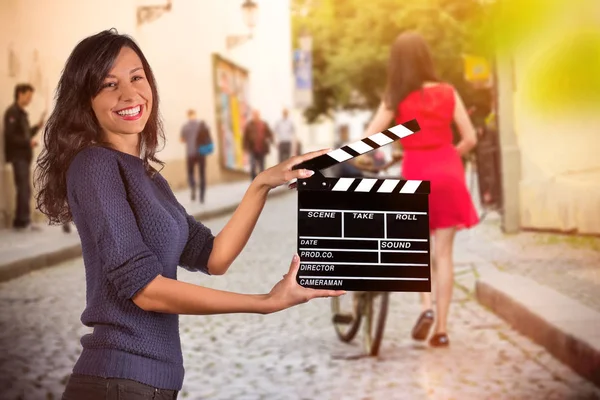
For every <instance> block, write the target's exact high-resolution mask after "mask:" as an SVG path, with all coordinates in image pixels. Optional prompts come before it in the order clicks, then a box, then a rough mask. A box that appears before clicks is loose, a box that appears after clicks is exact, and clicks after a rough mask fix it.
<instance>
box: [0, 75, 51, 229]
mask: <svg viewBox="0 0 600 400" xmlns="http://www.w3.org/2000/svg"><path fill="white" fill-rule="evenodd" d="M33 93H34V88H33V86H32V85H30V84H28V83H21V84H18V85H16V86H15V90H14V103H13V104H12V105H11V106H10V107H8V109H7V110H6V112H5V113H4V140H5V144H4V150H5V158H6V161H7V162H8V163H11V164H12V170H13V175H14V182H15V189H16V192H17V197H16V205H17V206H16V211H15V218H14V220H13V228H14V229H16V230H17V231H25V230H39V227H38V226H37V225H35V224H32V223H31V207H30V201H31V161H32V160H33V148H34V147H36V146H37V145H38V141H37V140H36V139H35V136H36V135H37V133H38V131H39V130H40V128H41V127H42V126H43V125H44V118H45V116H46V111H44V112H43V113H42V115H41V117H40V119H39V121H38V123H37V124H35V125H34V126H31V125H30V124H29V116H28V114H27V111H25V108H27V106H28V105H29V104H30V103H31V100H32V98H33Z"/></svg>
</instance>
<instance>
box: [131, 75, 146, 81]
mask: <svg viewBox="0 0 600 400" xmlns="http://www.w3.org/2000/svg"><path fill="white" fill-rule="evenodd" d="M142 79H144V77H142V76H139V75H136V76H134V77H133V78H131V80H132V81H141V80H142Z"/></svg>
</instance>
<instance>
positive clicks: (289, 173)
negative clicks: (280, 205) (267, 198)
mask: <svg viewBox="0 0 600 400" xmlns="http://www.w3.org/2000/svg"><path fill="white" fill-rule="evenodd" d="M329 151H330V149H323V150H318V151H313V152H310V153H306V154H303V155H301V156H295V157H292V158H290V159H288V160H286V161H283V162H282V163H279V164H277V165H275V166H273V167H271V168H269V169H266V170H264V171H263V172H261V173H260V174H258V175H257V176H256V178H255V180H256V182H257V183H259V184H260V185H264V186H266V187H267V188H269V189H273V188H276V187H277V186H281V185H283V184H284V183H287V182H289V181H291V180H292V179H306V178H309V177H310V176H312V175H313V174H314V171H310V170H307V169H292V168H294V167H295V166H296V165H298V164H302V163H303V162H305V161H308V160H310V159H313V158H315V157H318V156H320V155H323V154H326V153H328V152H329Z"/></svg>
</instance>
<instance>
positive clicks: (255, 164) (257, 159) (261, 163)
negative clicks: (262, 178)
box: [250, 154, 265, 180]
mask: <svg viewBox="0 0 600 400" xmlns="http://www.w3.org/2000/svg"><path fill="white" fill-rule="evenodd" d="M257 169H258V172H257ZM264 170H265V155H264V154H250V178H251V179H252V180H254V178H256V175H258V174H260V173H261V172H263V171H264Z"/></svg>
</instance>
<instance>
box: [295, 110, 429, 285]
mask: <svg viewBox="0 0 600 400" xmlns="http://www.w3.org/2000/svg"><path fill="white" fill-rule="evenodd" d="M419 129H420V128H419V125H418V123H417V121H416V120H412V121H409V122H407V123H404V124H401V125H397V126H394V127H393V128H390V129H388V130H385V131H383V132H380V133H377V134H374V135H372V136H369V137H367V138H364V139H362V140H360V141H358V142H355V143H352V144H349V145H347V146H344V147H342V148H340V149H337V150H333V151H331V152H329V153H327V154H324V155H321V156H319V157H316V158H314V159H312V160H309V161H307V162H305V163H302V164H300V165H298V166H297V167H296V168H306V169H310V170H312V171H315V173H314V175H313V176H311V177H310V178H308V179H299V180H298V184H297V190H298V255H299V256H300V269H299V271H298V275H297V277H296V279H297V282H298V283H299V284H300V285H301V286H304V287H309V288H315V289H340V290H348V291H398V292H429V291H430V290H431V272H430V258H429V250H430V245H429V215H428V210H429V208H428V195H429V190H430V185H429V182H428V181H415V180H400V179H370V178H364V179H357V178H346V177H335V178H331V177H329V178H328V177H325V176H324V175H323V174H322V173H320V172H319V171H321V170H324V169H327V168H329V167H332V166H334V165H336V164H338V163H342V162H345V161H348V160H350V159H352V158H354V157H357V156H359V155H361V154H365V153H368V152H369V151H371V150H374V149H376V148H378V147H381V146H385V145H387V144H390V143H392V142H394V141H396V140H399V139H400V138H403V137H406V136H409V135H412V134H414V133H415V132H418V131H419Z"/></svg>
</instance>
